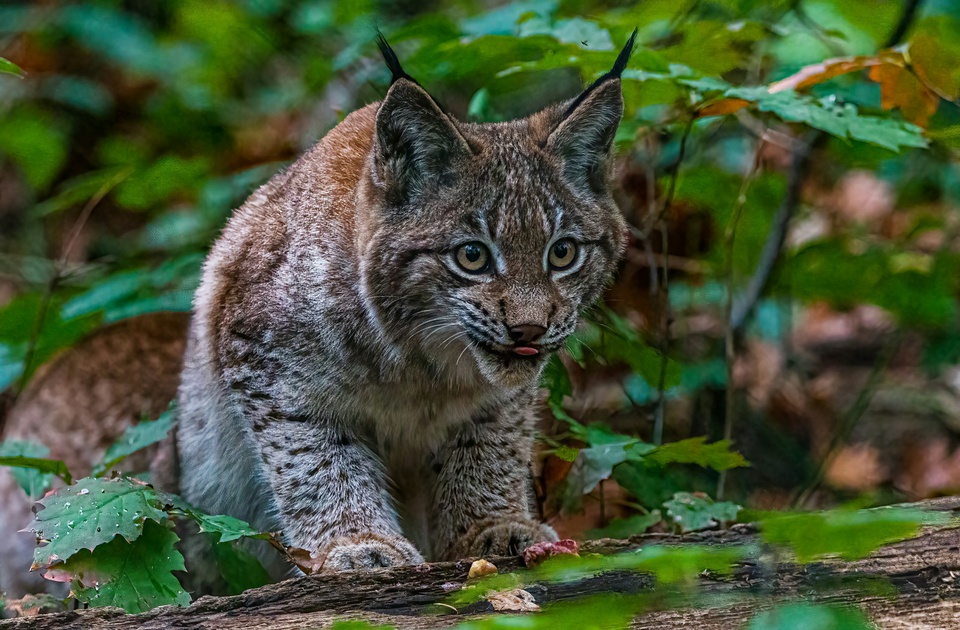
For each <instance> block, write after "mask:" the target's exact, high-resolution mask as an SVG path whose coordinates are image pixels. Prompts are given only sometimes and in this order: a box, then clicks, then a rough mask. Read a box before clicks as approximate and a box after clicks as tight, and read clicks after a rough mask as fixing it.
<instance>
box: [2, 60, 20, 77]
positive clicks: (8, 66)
mask: <svg viewBox="0 0 960 630" xmlns="http://www.w3.org/2000/svg"><path fill="white" fill-rule="evenodd" d="M0 74H12V75H13V76H15V77H22V76H23V70H22V69H21V68H20V66H18V65H17V64H15V63H13V62H12V61H10V60H9V59H4V58H3V57H0Z"/></svg>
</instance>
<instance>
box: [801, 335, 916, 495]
mask: <svg viewBox="0 0 960 630" xmlns="http://www.w3.org/2000/svg"><path fill="white" fill-rule="evenodd" d="M902 341H903V330H901V329H897V331H896V332H895V333H894V334H893V335H892V336H891V337H890V339H889V340H888V341H887V343H886V345H885V346H884V347H883V350H882V352H881V354H880V357H879V358H878V359H877V361H876V362H875V363H874V364H873V367H872V368H871V369H870V375H869V377H868V378H867V383H866V384H865V385H864V386H863V389H861V390H860V393H859V394H857V399H856V400H855V401H854V403H853V405H851V406H850V409H848V410H847V412H846V413H845V414H844V415H843V418H842V419H841V421H840V423H839V425H838V426H837V429H836V431H834V433H833V436H832V437H831V438H830V443H829V445H828V446H827V451H826V453H825V454H824V456H823V459H821V460H820V463H819V464H818V465H817V469H816V472H815V473H814V475H813V478H812V479H811V480H810V481H809V482H808V483H807V485H806V486H805V487H803V488H801V490H800V491H799V492H798V493H797V496H796V499H795V500H794V502H793V504H794V507H798V508H799V507H803V505H805V504H806V503H807V501H809V500H810V497H811V496H813V493H814V492H816V491H817V490H818V489H819V488H820V485H821V484H822V483H823V480H824V478H825V477H826V474H827V468H829V466H830V464H831V463H832V462H833V460H834V458H835V457H836V456H837V452H838V451H839V450H840V447H842V446H843V445H844V444H846V442H847V440H848V439H850V435H851V434H852V433H853V429H854V428H855V427H856V426H857V423H858V422H859V421H860V418H862V417H863V414H864V413H865V412H866V411H867V409H868V408H869V407H870V402H871V401H872V400H873V395H874V394H875V393H876V391H877V387H878V386H879V385H880V378H881V377H882V376H883V373H884V371H886V369H887V365H889V364H890V360H891V359H892V358H893V355H894V354H895V353H896V351H897V349H898V348H899V347H900V343H901V342H902Z"/></svg>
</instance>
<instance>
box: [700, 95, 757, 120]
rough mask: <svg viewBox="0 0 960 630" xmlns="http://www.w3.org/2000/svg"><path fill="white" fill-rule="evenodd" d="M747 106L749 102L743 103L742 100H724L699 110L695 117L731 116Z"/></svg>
mask: <svg viewBox="0 0 960 630" xmlns="http://www.w3.org/2000/svg"><path fill="white" fill-rule="evenodd" d="M749 105H750V101H745V100H743V99H742V98H724V99H720V100H719V101H714V102H713V103H710V104H709V105H706V106H705V107H702V108H700V110H699V111H698V112H697V116H700V117H707V116H725V115H727V114H732V113H733V112H736V111H739V110H741V109H743V108H744V107H747V106H749Z"/></svg>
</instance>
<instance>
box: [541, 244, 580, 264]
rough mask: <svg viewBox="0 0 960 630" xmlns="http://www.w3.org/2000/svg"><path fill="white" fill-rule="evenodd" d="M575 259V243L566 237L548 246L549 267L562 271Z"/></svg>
mask: <svg viewBox="0 0 960 630" xmlns="http://www.w3.org/2000/svg"><path fill="white" fill-rule="evenodd" d="M576 259H577V244H576V243H574V242H573V241H571V240H570V239H568V238H565V239H563V240H560V241H557V242H556V243H554V244H553V246H552V247H551V248H550V256H549V257H548V261H549V262H550V268H551V269H553V270H555V271H563V270H564V269H567V268H568V267H570V265H572V264H573V262H574V261H575V260H576Z"/></svg>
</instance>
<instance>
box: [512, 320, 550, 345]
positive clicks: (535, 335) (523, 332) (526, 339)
mask: <svg viewBox="0 0 960 630" xmlns="http://www.w3.org/2000/svg"><path fill="white" fill-rule="evenodd" d="M509 332H510V338H511V339H513V340H514V342H516V343H519V344H528V343H534V342H536V341H537V340H538V339H540V337H542V336H543V333H545V332H547V329H546V328H544V327H543V326H538V325H537V324H520V325H518V326H511V327H510V331H509Z"/></svg>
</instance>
